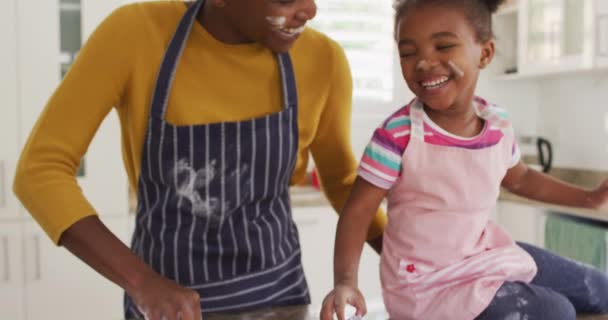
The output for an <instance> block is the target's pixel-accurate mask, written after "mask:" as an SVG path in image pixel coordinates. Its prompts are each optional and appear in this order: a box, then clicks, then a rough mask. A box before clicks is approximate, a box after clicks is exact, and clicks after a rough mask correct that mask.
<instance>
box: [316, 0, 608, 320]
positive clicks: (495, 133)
mask: <svg viewBox="0 0 608 320" xmlns="http://www.w3.org/2000/svg"><path fill="white" fill-rule="evenodd" d="M500 2H501V1H498V0H494V1H489V0H488V1H482V0H458V1H456V0H402V1H399V2H397V4H396V11H397V13H396V19H395V20H396V28H395V31H396V40H397V42H398V49H399V54H400V57H401V70H402V73H403V77H404V78H405V81H406V82H407V85H408V87H409V88H410V90H411V91H412V92H414V94H415V95H416V98H415V99H414V100H413V101H412V102H411V103H410V104H408V105H407V106H405V107H403V108H402V109H400V110H398V111H397V112H395V113H394V114H393V115H391V116H390V117H389V118H388V119H387V120H386V121H385V122H384V123H383V125H382V126H381V127H380V128H379V129H377V130H376V132H375V133H374V136H373V139H372V141H371V143H370V144H369V146H368V147H367V149H366V151H365V155H364V156H363V160H362V163H361V165H360V167H359V178H358V179H357V181H356V182H355V185H354V187H353V190H352V192H351V195H350V198H349V199H348V201H347V203H346V205H345V207H344V209H343V212H342V214H341V216H340V220H339V223H338V230H337V236H336V247H335V267H334V273H335V287H334V290H333V291H332V292H331V293H330V294H329V295H328V296H327V297H326V299H325V301H324V303H323V309H322V311H321V317H322V319H324V320H325V319H331V318H332V315H333V313H334V312H335V313H337V314H338V318H339V319H344V306H345V305H346V304H351V305H353V306H355V307H356V308H357V315H358V316H361V315H364V314H365V312H366V310H365V302H364V299H363V295H362V294H361V292H359V290H358V288H357V268H358V263H359V258H360V253H361V248H362V245H363V242H364V240H365V230H367V227H368V224H369V223H370V222H371V219H372V218H373V216H374V212H375V211H376V208H377V207H378V205H379V204H380V202H381V200H382V199H383V198H384V197H385V196H386V197H387V198H388V211H389V212H388V215H389V222H388V225H387V227H386V229H385V233H384V245H383V251H382V259H381V279H382V287H383V294H384V301H385V304H386V308H387V310H388V312H389V314H390V317H391V319H398V320H403V319H424V320H434V319H441V320H443V319H451V320H454V319H552V320H558V319H575V317H576V312H585V313H602V312H608V279H607V278H606V276H605V275H603V274H601V273H600V272H598V271H596V270H593V269H591V268H589V267H586V266H583V265H581V264H578V263H575V262H573V261H571V260H567V259H565V258H561V257H558V256H555V255H553V254H551V253H549V252H547V251H544V250H542V249H539V248H536V247H532V246H530V245H526V244H516V243H515V242H514V241H513V240H512V239H511V238H510V237H509V236H508V235H507V234H506V233H505V232H504V231H503V230H502V229H501V228H500V227H499V226H498V225H497V224H496V223H494V222H493V221H491V220H489V213H490V211H491V210H492V208H493V207H494V206H495V204H496V201H497V198H498V195H499V190H500V187H501V186H503V187H505V188H506V189H507V190H509V191H511V192H513V193H515V194H517V195H520V196H524V197H527V198H530V199H535V200H539V201H544V202H551V203H555V204H560V205H565V206H574V207H585V208H594V209H602V210H603V209H606V208H608V182H604V183H603V184H602V186H601V187H599V188H597V189H596V190H593V191H587V190H582V189H580V188H577V187H574V186H570V185H567V184H565V183H563V182H561V181H557V180H555V179H552V178H551V177H549V176H546V175H544V174H542V173H540V172H537V171H534V170H531V169H528V168H527V167H526V165H525V164H523V163H522V162H521V161H520V153H519V149H518V147H517V145H516V143H515V137H514V134H513V130H512V127H511V124H510V122H509V120H508V118H507V117H506V115H505V112H504V110H502V109H499V108H497V107H495V106H494V105H492V104H490V103H488V102H486V101H485V100H484V99H482V98H479V97H476V96H474V91H475V87H476V83H477V79H478V76H479V72H480V70H481V69H483V68H485V67H486V66H487V65H488V64H489V63H490V61H491V60H492V57H493V54H494V42H493V34H492V30H491V15H492V13H493V12H494V11H495V10H496V9H497V7H498V6H499V4H500ZM366 276H372V275H366Z"/></svg>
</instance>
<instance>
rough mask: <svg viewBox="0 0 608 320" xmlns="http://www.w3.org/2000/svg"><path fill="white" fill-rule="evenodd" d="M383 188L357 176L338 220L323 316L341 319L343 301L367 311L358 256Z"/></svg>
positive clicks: (358, 310) (361, 310) (344, 303)
mask: <svg viewBox="0 0 608 320" xmlns="http://www.w3.org/2000/svg"><path fill="white" fill-rule="evenodd" d="M386 193H387V191H386V190H385V189H382V188H379V187H376V186H374V185H372V184H370V183H369V182H367V181H365V180H363V179H361V178H357V179H356V180H355V183H354V185H353V188H352V191H351V193H350V196H349V197H348V200H347V201H346V204H345V206H344V209H342V213H341V214H340V219H339V220H338V227H337V231H336V246H335V250H334V290H333V291H332V292H331V293H330V294H329V295H328V296H327V297H326V298H325V300H324V301H323V309H322V311H321V318H322V319H332V315H333V314H334V312H335V313H336V314H337V315H338V319H344V307H345V306H346V304H350V305H353V306H354V307H356V308H357V314H358V315H363V314H365V313H366V309H365V301H364V300H363V296H362V295H361V293H360V292H359V290H358V289H357V287H358V279H357V278H358V277H357V273H358V270H359V259H360V257H361V251H362V249H363V243H364V242H365V238H366V235H367V230H368V228H369V225H370V224H371V222H372V220H373V219H374V216H375V215H376V210H377V209H378V207H379V206H380V203H381V201H382V199H384V197H385V196H386Z"/></svg>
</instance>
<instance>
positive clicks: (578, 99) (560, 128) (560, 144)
mask: <svg viewBox="0 0 608 320" xmlns="http://www.w3.org/2000/svg"><path fill="white" fill-rule="evenodd" d="M540 96H541V97H543V98H542V100H541V101H540V112H541V114H542V115H543V116H542V117H541V118H540V121H539V124H538V125H539V126H538V131H539V133H540V134H542V135H546V136H547V137H549V138H550V139H551V140H552V141H553V144H554V149H555V151H554V152H555V155H554V157H555V166H559V167H571V168H579V169H596V170H604V171H608V72H604V73H603V74H581V75H567V76H561V77H555V78H552V79H543V81H542V82H541V84H540Z"/></svg>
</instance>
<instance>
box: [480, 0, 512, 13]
mask: <svg viewBox="0 0 608 320" xmlns="http://www.w3.org/2000/svg"><path fill="white" fill-rule="evenodd" d="M480 1H481V2H483V3H485V4H486V6H487V7H488V10H490V12H491V13H494V12H496V11H497V10H498V7H500V6H501V5H502V4H503V3H505V2H507V0H480ZM509 1H511V0H509Z"/></svg>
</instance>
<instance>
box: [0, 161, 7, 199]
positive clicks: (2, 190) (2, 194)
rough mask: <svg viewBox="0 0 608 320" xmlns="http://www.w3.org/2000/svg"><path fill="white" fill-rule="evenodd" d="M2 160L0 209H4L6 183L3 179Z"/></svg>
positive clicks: (0, 168) (1, 164) (1, 166)
mask: <svg viewBox="0 0 608 320" xmlns="http://www.w3.org/2000/svg"><path fill="white" fill-rule="evenodd" d="M4 165H5V163H4V160H0V208H6V182H5V179H4V175H5V174H4Z"/></svg>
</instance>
